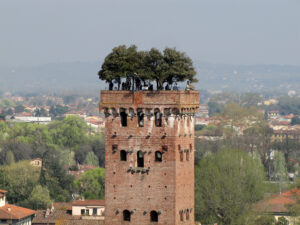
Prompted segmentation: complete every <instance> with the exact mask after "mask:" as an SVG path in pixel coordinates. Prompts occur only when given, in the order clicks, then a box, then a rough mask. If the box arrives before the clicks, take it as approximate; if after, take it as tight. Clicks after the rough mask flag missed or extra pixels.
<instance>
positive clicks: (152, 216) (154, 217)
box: [150, 211, 158, 222]
mask: <svg viewBox="0 0 300 225" xmlns="http://www.w3.org/2000/svg"><path fill="white" fill-rule="evenodd" d="M150 220H151V222H158V213H157V212H156V211H151V212H150Z"/></svg>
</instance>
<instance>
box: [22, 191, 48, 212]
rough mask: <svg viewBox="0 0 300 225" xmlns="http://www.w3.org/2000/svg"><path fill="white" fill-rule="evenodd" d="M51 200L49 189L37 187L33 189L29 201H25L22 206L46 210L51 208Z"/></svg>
mask: <svg viewBox="0 0 300 225" xmlns="http://www.w3.org/2000/svg"><path fill="white" fill-rule="evenodd" d="M51 203H52V201H51V199H50V194H49V190H48V188H47V187H42V186H41V185H37V186H35V187H34V188H33V190H32V192H31V194H30V196H29V198H28V199H26V200H25V201H23V202H22V203H21V205H23V206H25V207H28V208H31V209H35V210H37V209H45V208H48V207H50V206H51Z"/></svg>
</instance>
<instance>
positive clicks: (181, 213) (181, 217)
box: [179, 210, 183, 221]
mask: <svg viewBox="0 0 300 225" xmlns="http://www.w3.org/2000/svg"><path fill="white" fill-rule="evenodd" d="M179 214H180V221H183V210H180V212H179Z"/></svg>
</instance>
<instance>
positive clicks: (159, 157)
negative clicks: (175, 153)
mask: <svg viewBox="0 0 300 225" xmlns="http://www.w3.org/2000/svg"><path fill="white" fill-rule="evenodd" d="M155 162H162V153H161V152H160V151H156V152H155Z"/></svg>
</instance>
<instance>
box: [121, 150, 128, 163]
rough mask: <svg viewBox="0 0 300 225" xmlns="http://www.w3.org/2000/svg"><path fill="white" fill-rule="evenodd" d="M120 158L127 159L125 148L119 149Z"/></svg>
mask: <svg viewBox="0 0 300 225" xmlns="http://www.w3.org/2000/svg"><path fill="white" fill-rule="evenodd" d="M120 160H121V161H127V152H126V151H125V150H121V151H120Z"/></svg>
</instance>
